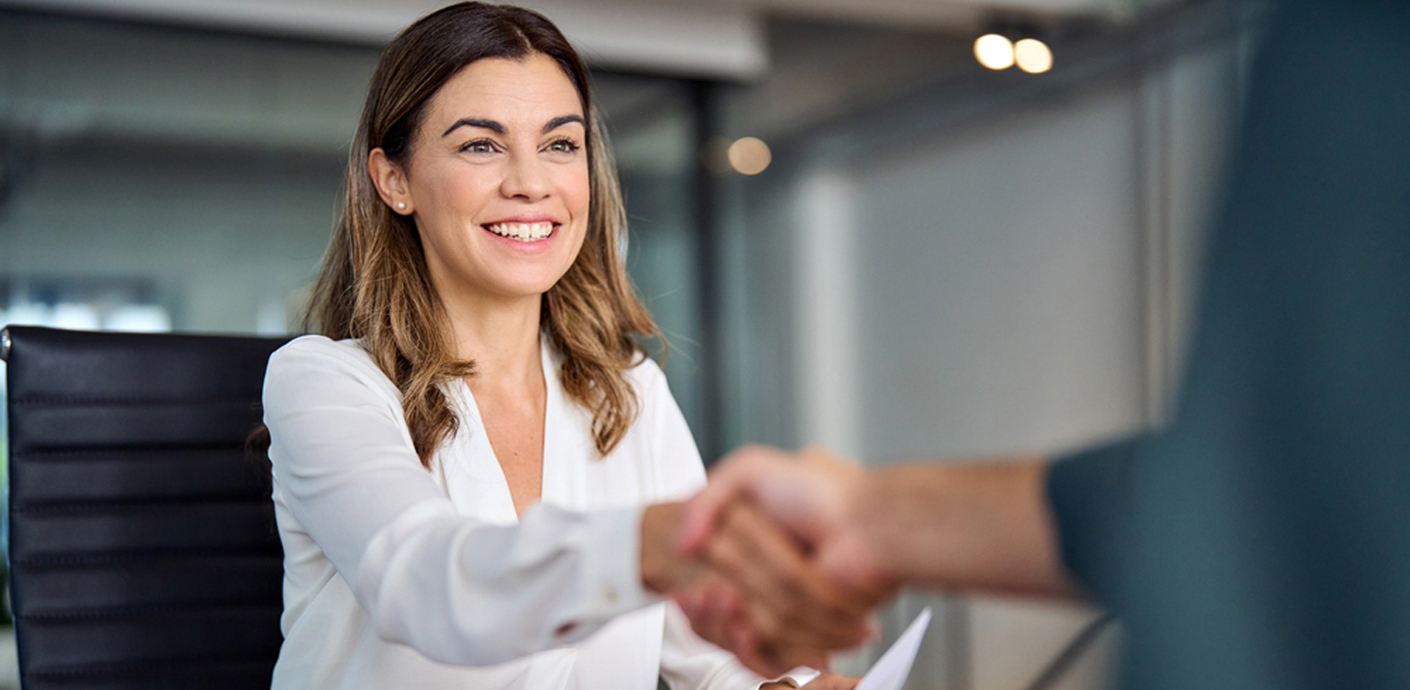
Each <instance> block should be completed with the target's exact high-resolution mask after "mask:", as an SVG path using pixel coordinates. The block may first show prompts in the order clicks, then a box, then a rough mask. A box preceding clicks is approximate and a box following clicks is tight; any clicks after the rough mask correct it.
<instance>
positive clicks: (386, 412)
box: [264, 337, 654, 665]
mask: <svg viewBox="0 0 1410 690" xmlns="http://www.w3.org/2000/svg"><path fill="white" fill-rule="evenodd" d="M346 350H347V348H345V347H344V346H341V345H339V344H336V343H333V342H332V341H330V340H328V339H326V338H321V337H306V338H301V339H298V340H295V341H293V342H292V343H290V344H289V345H286V346H285V347H284V348H282V349H280V350H279V351H278V352H276V353H275V354H274V355H273V356H272V357H271V358H270V361H269V367H268V370H267V373H266V378H265V386H264V413H265V423H266V424H267V425H268V427H269V432H270V437H271V439H272V443H271V446H270V451H269V455H270V460H271V462H272V464H273V472H274V479H275V482H276V486H277V491H278V492H279V494H280V497H281V499H282V501H283V502H284V503H285V505H286V507H287V508H288V510H289V512H290V513H291V514H292V516H293V517H294V519H295V520H296V521H297V523H298V527H299V528H300V529H302V530H303V531H305V532H307V533H308V534H309V536H310V537H311V538H312V539H313V540H314V541H315V542H316V543H317V544H318V546H319V548H320V549H321V550H322V551H323V553H324V555H326V556H327V557H328V559H329V561H331V562H332V564H333V566H334V568H336V569H337V571H338V573H339V574H340V575H341V576H342V577H343V579H344V580H346V581H347V583H348V585H349V587H350V588H351V589H352V592H353V594H354V596H356V598H357V601H358V603H359V604H361V606H362V608H363V610H364V611H366V612H367V614H368V615H369V617H370V618H371V619H372V622H373V625H374V627H375V629H376V631H377V634H378V635H379V636H380V637H381V638H382V639H384V640H387V641H389V642H397V643H401V644H406V645H409V646H411V647H412V648H414V649H416V650H417V651H418V652H420V653H421V654H423V655H424V656H426V657H428V658H431V659H434V660H436V661H440V662H443V663H449V664H460V665H489V664H496V663H501V662H505V661H509V660H511V659H515V658H518V657H522V656H525V655H527V654H530V653H533V652H537V651H541V650H544V649H547V648H551V647H555V646H561V645H566V644H571V643H573V642H576V641H578V640H581V639H583V638H585V637H587V636H588V635H590V634H591V633H592V632H594V631H595V630H597V629H598V628H600V627H601V626H602V625H603V624H605V623H606V622H607V621H608V620H610V619H611V618H612V617H614V616H616V615H619V614H621V613H625V612H627V611H630V610H633V609H636V608H639V607H642V606H645V605H647V604H650V603H652V602H653V601H654V598H653V597H652V596H651V595H649V594H648V593H647V592H646V591H645V590H644V588H643V587H642V585H641V578H640V574H639V563H638V552H639V549H640V544H639V540H640V527H639V524H640V515H641V509H640V508H636V509H631V510H622V511H616V512H607V513H595V514H577V513H572V512H568V511H564V510H560V509H556V508H553V507H551V506H544V505H539V506H537V507H535V508H533V509H531V510H529V511H528V512H527V513H525V515H524V516H523V519H522V520H521V522H520V523H519V524H518V525H512V526H501V525H491V524H488V523H484V522H481V521H477V520H475V519H473V518H469V517H466V516H462V515H460V514H459V513H458V511H457V510H456V508H455V507H454V505H453V504H452V503H451V502H450V500H449V499H448V498H447V497H446V496H445V494H444V493H443V492H442V491H441V489H440V487H439V486H437V484H436V483H435V482H434V480H433V479H432V478H431V476H430V474H429V473H428V472H427V471H426V470H425V469H424V468H423V467H422V465H421V462H420V460H419V459H418V457H417V455H416V452H415V451H414V450H413V447H412V444H411V439H410V436H409V434H408V432H407V431H406V427H405V424H404V423H403V422H402V420H401V417H400V415H401V410H400V406H399V405H398V404H397V402H396V401H397V399H398V398H397V397H396V389H395V388H394V387H393V386H392V385H391V383H390V382H389V381H388V380H387V379H386V377H385V376H382V375H381V373H380V371H378V370H377V369H376V367H375V366H374V365H372V364H371V362H370V361H368V360H367V358H366V357H365V356H362V357H358V356H356V355H355V353H351V352H348V351H346Z"/></svg>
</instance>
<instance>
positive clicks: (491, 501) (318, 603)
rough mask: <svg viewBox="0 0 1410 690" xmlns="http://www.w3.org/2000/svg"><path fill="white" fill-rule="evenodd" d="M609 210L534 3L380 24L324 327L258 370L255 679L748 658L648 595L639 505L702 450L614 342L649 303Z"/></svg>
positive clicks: (322, 305) (636, 334) (590, 129)
mask: <svg viewBox="0 0 1410 690" xmlns="http://www.w3.org/2000/svg"><path fill="white" fill-rule="evenodd" d="M623 232H624V219H623V212H622V204H621V200H620V193H619V191H618V188H617V184H616V181H615V178H614V176H613V173H612V168H611V165H610V163H609V162H608V159H607V155H606V150H605V148H604V146H603V142H602V138H601V136H600V135H599V130H598V124H597V121H596V118H595V117H594V115H593V110H592V105H591V100H590V97H589V91H588V86H587V72H586V70H585V69H584V67H583V65H582V63H581V61H580V60H579V59H578V57H577V55H576V54H575V53H574V52H573V50H572V48H571V47H570V46H569V45H568V44H567V42H566V41H565V40H564V38H563V37H562V35H561V34H560V33H559V32H558V31H557V29H556V28H554V27H553V25H552V24H550V23H549V22H548V21H547V20H546V19H544V18H543V17H541V16H539V15H537V14H535V13H533V12H529V11H526V10H522V9H518V8H512V7H500V6H490V5H481V4H477V3H464V4H460V5H455V6H451V7H447V8H445V9H443V10H440V11H438V12H436V13H433V14H431V15H429V16H427V17H425V18H423V19H422V20H420V21H418V22H416V23H415V24H413V25H412V26H411V27H409V28H408V29H407V30H406V31H404V32H403V33H402V34H401V35H400V36H398V37H397V39H396V40H395V41H394V42H393V43H392V44H391V45H390V46H389V47H388V49H387V50H386V52H385V53H384V54H383V56H382V59H381V61H380V63H379V65H378V67H377V70H376V73H375V74H374V76H373V79H372V84H371V88H370V90H369V93H368V96H367V101H366V104H365V105H364V108H363V113H362V118H361V121H360V123H359V125H358V132H357V135H356V139H355V140H354V142H353V147H352V155H351V160H350V164H349V168H348V175H347V189H346V199H345V202H344V207H343V210H342V217H341V219H340V221H339V224H338V226H337V229H336V232H335V235H334V238H333V242H332V246H331V248H330V250H329V254H328V257H327V259H326V262H325V265H324V268H323V272H322V274H321V276H320V277H319V280H318V284H317V288H316V290H315V296H314V302H313V305H312V309H311V312H310V316H311V320H313V321H314V322H316V325H317V326H318V328H319V330H320V331H321V332H322V333H323V335H322V336H306V337H303V338H299V339H297V340H294V341H293V342H291V343H290V344H288V345H287V346H285V347H284V348H282V349H280V350H279V351H278V352H277V353H275V355H274V356H273V357H272V358H271V359H270V363H269V370H268V373H267V377H266V381H265V395H264V405H265V421H266V425H267V426H268V429H269V432H270V437H271V445H270V449H269V455H270V459H271V461H272V465H273V477H274V501H275V507H276V513H277V517H278V524H279V530H280V536H281V538H282V540H283V543H284V549H285V585H284V598H285V612H284V617H283V620H282V627H283V631H284V635H285V642H284V646H283V648H282V650H281V653H280V658H279V663H278V665H277V666H276V668H275V674H274V687H275V688H312V687H317V688H390V687H418V688H441V687H444V688H452V687H454V688H477V689H479V688H511V687H512V688H584V689H587V688H598V687H604V688H605V687H613V688H642V689H643V690H647V689H649V688H654V687H655V683H656V676H657V674H658V672H659V673H661V674H662V675H664V676H665V677H666V678H667V680H668V681H670V682H671V684H672V685H673V686H675V687H689V688H705V687H710V688H716V687H718V688H753V687H759V686H760V685H759V684H760V682H761V681H762V679H761V678H758V677H757V676H754V675H752V674H751V673H749V672H747V671H746V670H745V669H744V668H743V667H741V666H740V665H739V664H738V662H737V661H735V660H734V659H733V658H732V657H730V656H729V655H727V654H725V653H724V652H722V651H720V650H719V649H717V648H714V647H712V646H709V645H706V644H705V643H703V642H702V641H701V640H699V639H698V638H695V637H694V636H693V635H692V634H691V633H690V631H689V628H688V624H687V623H686V622H685V621H684V618H683V617H682V616H681V615H680V614H679V612H678V611H676V610H674V609H670V610H668V609H667V607H666V606H663V605H652V604H654V603H655V602H656V601H657V600H658V599H657V597H655V596H654V595H653V593H652V592H651V591H650V590H651V589H654V590H655V591H656V592H666V591H669V590H671V589H672V588H673V587H674V586H675V585H677V584H679V583H681V582H682V581H683V580H684V579H685V578H686V577H687V573H686V572H685V571H683V570H682V568H683V564H681V563H680V562H679V560H678V559H677V558H676V557H675V556H674V549H673V537H674V525H675V522H674V521H673V520H674V518H673V516H674V515H675V514H676V513H675V512H674V508H672V507H670V506H662V505H656V506H653V507H651V508H648V509H645V510H643V509H642V508H640V507H639V506H642V505H645V504H647V503H655V502H659V501H662V500H666V499H673V498H681V497H684V496H686V495H688V494H689V493H691V492H693V491H694V490H695V489H697V488H699V487H700V486H701V485H702V484H703V483H704V473H703V469H702V466H701V463H700V459H699V455H698V452H697V451H696V449H695V446H694V443H693V441H692V440H691V437H690V433H689V430H688V429H687V427H686V425H685V422H684V420H683V419H682V417H681V415H680V412H679V410H678V409H677V408H676V406H675V403H674V401H673V400H672V399H671V396H670V392H669V390H668V389H667V387H666V382H665V379H664V377H663V376H662V374H661V371H660V370H659V369H658V368H657V367H656V365H655V364H654V363H652V362H651V361H650V360H649V359H647V358H646V357H645V355H644V352H643V350H642V348H641V346H640V345H638V344H637V343H638V339H639V338H642V337H648V336H652V335H656V334H657V331H656V326H655V325H654V323H653V322H652V320H651V317H650V315H649V314H647V312H646V310H645V309H644V308H643V307H642V305H641V304H640V302H639V301H638V300H637V298H636V297H635V295H634V294H633V292H632V289H631V287H630V284H629V282H628V280H627V277H626V275H625V272H624V269H623V264H622V260H621V256H620V255H619V251H620V246H621V241H622V237H623V235H622V233H623ZM540 499H542V503H539V501H540ZM743 532H744V533H747V534H754V535H757V534H765V535H766V534H767V532H768V530H765V529H763V528H762V527H761V526H760V525H753V526H752V527H751V528H750V529H747V530H743ZM751 538H756V537H751ZM764 538H767V537H766V536H765V537H764ZM779 543H781V544H785V545H787V544H786V543H785V542H779ZM756 546H757V542H756ZM782 550H783V551H788V549H782ZM768 551H769V553H771V554H772V553H775V552H778V551H780V549H779V548H770V549H768ZM644 583H645V585H644ZM648 585H649V588H648ZM834 646H835V645H834ZM805 678H806V676H805ZM790 680H797V678H793V679H790ZM770 685H772V684H770ZM848 685H849V681H846V680H845V679H838V678H836V677H831V676H824V677H823V679H822V680H820V681H816V687H819V688H822V687H846V686H848ZM784 687H791V685H784Z"/></svg>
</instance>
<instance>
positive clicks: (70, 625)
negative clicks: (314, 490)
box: [5, 327, 284, 690]
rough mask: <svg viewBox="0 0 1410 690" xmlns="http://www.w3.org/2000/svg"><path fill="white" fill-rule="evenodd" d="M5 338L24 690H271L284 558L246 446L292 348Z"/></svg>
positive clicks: (260, 464) (230, 341)
mask: <svg viewBox="0 0 1410 690" xmlns="http://www.w3.org/2000/svg"><path fill="white" fill-rule="evenodd" d="M7 331H8V332H7V335H8V338H7V347H6V349H7V350H8V351H7V352H6V353H5V354H6V360H7V364H8V399H9V437H10V438H9V443H10V454H9V484H10V506H9V519H10V523H9V529H10V533H9V534H10V540H9V543H10V578H11V601H12V607H13V610H14V613H15V632H16V636H17V641H18V645H19V665H20V676H21V681H22V685H23V687H24V688H25V690H46V689H48V688H64V689H66V690H73V689H85V690H88V689H97V688H104V689H107V688H203V689H207V688H208V689H212V690H218V689H223V688H232V689H233V688H241V689H246V690H253V689H255V688H268V687H269V682H270V675H271V671H272V669H273V667H274V661H275V659H276V658H277V657H278V653H279V645H280V642H281V638H280V632H279V615H280V611H281V601H280V590H281V582H282V551H281V549H280V545H279V537H278V533H277V531H276V529H275V525H274V508H273V505H272V503H271V502H270V499H269V472H268V465H267V460H265V459H264V458H263V457H258V458H257V457H253V456H251V455H250V454H249V453H248V452H247V451H246V449H245V440H246V438H247V436H248V435H249V433H250V432H251V431H252V430H253V429H254V428H255V427H256V426H257V425H258V424H259V421H260V417H261V414H260V388H261V384H262V382H263V379H264V370H265V363H266V361H267V360H268V358H269V355H270V353H271V352H273V351H274V350H275V349H276V348H278V347H279V346H280V345H281V344H282V343H283V342H284V341H283V340H275V339H265V338H234V337H214V336H188V335H146V334H141V335H139V334H125V333H123V334H120V333H83V332H75V331H61V330H53V329H46V328H29V327H11V328H9V329H7Z"/></svg>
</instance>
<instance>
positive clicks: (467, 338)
mask: <svg viewBox="0 0 1410 690" xmlns="http://www.w3.org/2000/svg"><path fill="white" fill-rule="evenodd" d="M542 301H543V300H542V298H541V297H539V296H533V297H525V298H519V299H513V300H475V301H473V302H462V303H460V304H446V305H445V307H446V313H447V316H448V318H449V320H450V328H451V338H452V343H453V347H454V348H455V356H456V358H458V359H461V360H474V362H475V372H476V374H475V376H474V377H473V378H472V379H471V380H470V382H469V383H470V387H471V388H472V389H480V388H490V389H495V390H512V389H516V388H517V389H523V388H525V387H528V388H541V387H542V386H543V385H544V380H543V367H542V364H541V360H540V354H539V315H540V312H541V310H542Z"/></svg>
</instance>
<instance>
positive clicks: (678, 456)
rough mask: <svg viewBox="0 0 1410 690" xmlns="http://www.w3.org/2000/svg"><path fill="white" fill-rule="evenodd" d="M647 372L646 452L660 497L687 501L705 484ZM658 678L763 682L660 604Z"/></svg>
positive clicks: (679, 688)
mask: <svg viewBox="0 0 1410 690" xmlns="http://www.w3.org/2000/svg"><path fill="white" fill-rule="evenodd" d="M653 369H654V366H653ZM653 374H654V375H653V376H652V378H651V380H650V381H648V383H647V385H646V386H645V388H646V389H647V390H648V391H649V393H648V395H649V400H648V401H647V405H646V409H647V410H648V411H649V414H650V415H651V419H650V422H651V423H652V425H653V427H654V429H653V430H654V432H655V437H654V447H653V448H652V451H653V453H654V457H655V458H656V461H657V463H659V465H660V466H661V476H662V478H663V481H662V487H661V488H662V495H663V497H664V498H665V500H672V499H680V498H688V497H689V496H691V495H692V494H694V493H695V492H696V491H699V490H700V489H701V488H702V487H704V486H705V466H704V464H703V463H701V461H700V451H699V450H698V449H697V448H696V447H695V439H694V438H693V437H692V436H691V434H690V427H689V426H688V425H687V424H686V421H685V417H684V416H683V415H682V414H681V411H680V408H679V407H677V406H676V401H675V398H673V397H672V396H671V391H670V388H669V387H668V386H667V384H666V377H665V375H663V374H662V373H661V372H660V371H659V370H656V371H654V372H653ZM817 675H818V672H817V671H814V670H812V669H809V668H798V669H795V670H793V671H791V672H789V673H788V674H787V675H785V676H783V677H781V678H779V679H777V680H782V681H785V682H789V683H792V684H793V685H794V686H802V685H804V684H805V683H807V682H808V681H810V680H812V679H813V678H814V677H816V676H817ZM661 676H662V678H664V679H665V680H666V683H667V684H668V685H669V686H670V687H671V688H672V690H755V689H757V688H758V687H759V686H760V685H761V684H763V683H764V682H765V681H767V680H768V679H766V678H763V677H760V676H759V675H758V674H755V673H754V672H752V671H750V670H749V669H747V668H745V667H744V666H743V665H741V664H740V663H739V660H737V659H735V658H734V655H733V654H730V653H729V652H727V651H725V650H723V649H720V648H719V647H716V646H715V645H713V644H710V643H709V642H706V641H705V640H703V639H701V638H700V637H699V636H697V635H696V634H695V632H694V631H693V630H691V628H690V621H689V620H688V619H686V617H685V614H684V613H682V612H681V610H680V608H678V607H677V606H676V605H675V604H673V603H667V604H666V623H665V631H664V637H663V638H662V640H661Z"/></svg>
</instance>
